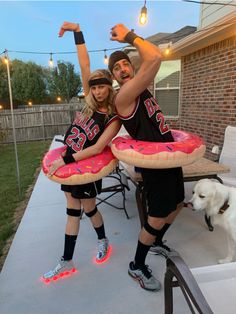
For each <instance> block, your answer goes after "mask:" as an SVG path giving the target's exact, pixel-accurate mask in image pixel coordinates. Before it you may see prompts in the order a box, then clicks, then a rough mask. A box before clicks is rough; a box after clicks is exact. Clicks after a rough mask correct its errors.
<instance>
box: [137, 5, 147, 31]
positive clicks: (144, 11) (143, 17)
mask: <svg viewBox="0 0 236 314" xmlns="http://www.w3.org/2000/svg"><path fill="white" fill-rule="evenodd" d="M139 23H140V24H141V25H144V24H146V23H147V7H146V0H145V1H144V6H143V7H142V9H141V13H140V16H139Z"/></svg>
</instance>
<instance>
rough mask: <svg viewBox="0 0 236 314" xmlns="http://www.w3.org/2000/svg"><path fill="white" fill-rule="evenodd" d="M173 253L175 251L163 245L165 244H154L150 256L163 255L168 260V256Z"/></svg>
mask: <svg viewBox="0 0 236 314" xmlns="http://www.w3.org/2000/svg"><path fill="white" fill-rule="evenodd" d="M171 252H173V250H172V249H171V248H169V247H168V246H167V245H165V244H163V242H159V243H154V244H153V245H152V246H151V247H150V249H149V253H150V254H155V255H162V256H164V257H165V258H167V257H168V254H170V253H171Z"/></svg>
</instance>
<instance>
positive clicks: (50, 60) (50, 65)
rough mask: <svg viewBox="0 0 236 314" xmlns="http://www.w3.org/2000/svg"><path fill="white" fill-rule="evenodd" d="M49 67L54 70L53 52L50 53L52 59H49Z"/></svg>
mask: <svg viewBox="0 0 236 314" xmlns="http://www.w3.org/2000/svg"><path fill="white" fill-rule="evenodd" d="M48 64H49V67H50V68H52V67H53V59H52V52H51V53H50V59H49V62H48Z"/></svg>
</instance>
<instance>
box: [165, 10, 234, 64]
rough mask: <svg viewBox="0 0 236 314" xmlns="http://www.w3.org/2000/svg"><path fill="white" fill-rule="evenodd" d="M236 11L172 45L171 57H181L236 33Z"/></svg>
mask: <svg viewBox="0 0 236 314" xmlns="http://www.w3.org/2000/svg"><path fill="white" fill-rule="evenodd" d="M235 26H236V11H234V12H232V13H230V14H228V15H227V16H225V17H223V18H222V19H220V20H218V21H216V22H214V23H212V24H210V25H208V26H207V27H206V28H202V29H201V31H197V32H195V33H193V34H191V35H189V36H187V37H185V38H183V39H181V40H179V41H178V42H176V43H175V44H173V45H172V46H171V49H172V53H171V57H170V58H171V59H177V58H181V57H183V56H186V55H188V54H191V53H193V52H195V51H197V50H199V49H202V48H205V47H208V46H210V45H212V44H214V43H216V42H219V41H222V40H224V39H226V38H230V37H232V36H235V35H236V28H235Z"/></svg>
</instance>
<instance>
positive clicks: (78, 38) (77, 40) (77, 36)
mask: <svg viewBox="0 0 236 314" xmlns="http://www.w3.org/2000/svg"><path fill="white" fill-rule="evenodd" d="M74 39H75V44H76V45H82V44H84V43H85V40H84V36H83V33H82V32H74Z"/></svg>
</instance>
